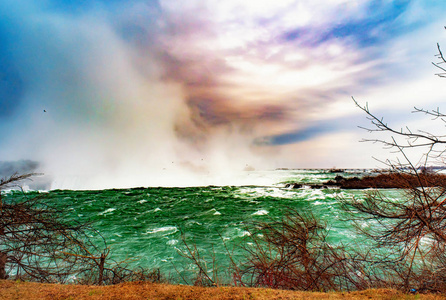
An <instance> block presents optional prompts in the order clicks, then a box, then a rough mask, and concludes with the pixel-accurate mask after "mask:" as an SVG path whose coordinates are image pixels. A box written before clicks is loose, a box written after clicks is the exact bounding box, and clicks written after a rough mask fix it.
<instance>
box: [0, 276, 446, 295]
mask: <svg viewBox="0 0 446 300" xmlns="http://www.w3.org/2000/svg"><path fill="white" fill-rule="evenodd" d="M0 299H1V300H3V299H42V300H43V299H52V300H53V299H54V300H75V299H76V300H77V299H104V300H110V299H151V300H157V299H163V300H167V299H173V300H186V299H191V300H192V299H203V300H205V299H206V300H208V299H219V300H229V299H243V300H247V299H252V300H263V299H265V300H266V299H283V300H287V299H389V300H390V299H446V295H440V294H426V295H423V294H420V295H418V294H417V295H408V294H404V293H402V292H399V291H396V290H390V289H375V290H365V291H358V292H349V293H347V292H345V293H342V292H333V293H318V292H298V291H285V290H273V289H259V288H240V287H210V288H204V287H194V286H185V285H168V284H154V283H147V282H132V283H122V284H117V285H111V286H92V285H64V284H46V283H34V282H18V281H9V280H0Z"/></svg>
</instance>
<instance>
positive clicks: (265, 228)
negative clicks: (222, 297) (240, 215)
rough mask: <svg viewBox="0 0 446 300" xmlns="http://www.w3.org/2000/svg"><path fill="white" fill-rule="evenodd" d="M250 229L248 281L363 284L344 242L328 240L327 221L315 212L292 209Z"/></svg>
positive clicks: (319, 286) (321, 287) (301, 285)
mask: <svg viewBox="0 0 446 300" xmlns="http://www.w3.org/2000/svg"><path fill="white" fill-rule="evenodd" d="M250 231H251V239H252V242H251V244H248V245H247V246H245V250H246V251H247V253H248V256H247V262H245V263H244V264H243V266H242V268H241V273H242V278H243V280H244V281H245V284H247V285H250V286H260V287H270V288H281V289H293V290H305V291H328V290H349V289H352V288H355V287H356V288H357V287H359V285H361V282H360V280H359V277H358V275H357V274H356V273H355V272H354V270H353V267H357V268H359V265H358V263H357V262H355V260H354V259H352V258H351V257H349V256H348V254H347V253H346V251H345V248H344V247H343V246H342V245H339V246H333V245H331V244H330V243H329V242H328V241H327V234H328V230H327V227H326V224H324V223H322V222H321V221H319V220H317V219H316V218H315V217H314V216H313V215H312V214H303V213H299V212H297V211H292V210H289V213H288V214H287V215H285V216H284V217H283V219H281V220H279V221H271V222H263V223H257V224H255V225H254V226H253V228H252V229H251V230H250ZM358 262H359V260H358Z"/></svg>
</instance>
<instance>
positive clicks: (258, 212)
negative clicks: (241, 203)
mask: <svg viewBox="0 0 446 300" xmlns="http://www.w3.org/2000/svg"><path fill="white" fill-rule="evenodd" d="M267 214H269V211H267V210H264V209H261V210H258V211H256V212H255V213H253V214H252V215H253V216H264V215H267Z"/></svg>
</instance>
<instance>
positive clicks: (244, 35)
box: [0, 0, 446, 186]
mask: <svg viewBox="0 0 446 300" xmlns="http://www.w3.org/2000/svg"><path fill="white" fill-rule="evenodd" d="M445 8H446V2H444V1H440V0H438V1H435V0H433V1H421V0H420V1H409V0H408V1H385V0H382V1H366V0H364V1H353V0H350V1H341V0H331V1H328V0H326V1H322V0H313V1H299V0H285V1H266V0H258V1H233V0H224V1H202V0H201V1H198V0H181V1H180V0H171V1H139V0H131V1H120V0H114V1H105V0H104V1H68V0H65V1H55V0H54V1H53V0H46V1H28V0H14V1H12V0H3V1H1V3H0V15H1V17H0V42H1V45H2V47H1V49H0V66H1V68H0V129H1V130H2V139H1V140H0V157H1V160H3V161H10V160H19V159H31V160H35V161H39V162H40V163H41V166H42V171H43V172H45V173H46V174H50V175H53V176H55V177H58V176H78V175H82V176H86V177H87V178H90V179H91V182H92V183H91V186H95V184H96V182H97V184H98V185H100V183H103V182H109V183H110V184H111V185H119V186H128V185H152V183H153V184H157V183H158V182H160V184H162V183H163V182H168V181H169V180H171V181H177V180H183V181H184V180H186V182H187V180H189V179H190V174H211V175H215V174H231V172H233V171H240V170H243V169H244V168H245V167H246V166H247V165H249V166H252V167H254V168H256V169H258V170H260V169H272V168H277V167H288V168H331V167H335V166H336V167H339V168H365V167H381V165H380V164H379V163H378V162H377V161H376V160H374V159H373V158H372V157H373V156H375V157H377V158H380V159H385V158H386V157H388V156H389V153H388V152H387V151H384V150H382V149H381V146H379V145H373V144H364V143H359V142H358V141H359V140H361V139H362V138H370V136H369V135H368V133H367V132H365V131H363V130H360V129H358V128H357V126H364V125H367V120H366V119H365V115H364V114H363V113H362V112H361V111H360V110H359V109H358V108H356V107H355V105H354V103H353V101H352V99H351V97H352V96H353V97H355V99H356V100H358V102H360V103H362V104H365V103H366V102H368V104H369V107H370V109H371V110H372V111H373V112H375V113H376V114H377V115H379V116H383V117H384V118H385V119H386V120H387V121H388V122H389V123H390V124H391V125H393V126H395V127H397V128H399V127H403V126H405V125H409V126H410V127H411V128H414V129H417V128H421V129H429V127H428V126H429V124H430V123H431V122H428V121H426V120H428V119H425V118H422V116H419V115H414V114H411V113H410V112H411V111H412V108H413V106H414V105H416V106H419V107H424V108H427V109H436V108H437V107H440V108H441V107H442V104H443V103H444V95H445V94H446V93H445V87H446V85H445V83H446V82H444V80H445V79H440V78H438V77H436V76H435V75H434V74H435V73H436V72H437V69H436V68H435V67H434V66H432V64H431V62H435V61H436V57H435V54H436V53H437V49H436V43H437V42H438V43H440V45H444V47H445V49H446V30H445V29H444V25H446V24H444V18H443V15H444V11H445V10H444V9H445ZM44 110H45V112H44ZM432 125H434V124H432ZM435 125H438V124H435ZM174 177H175V179H174ZM159 178H164V179H163V181H158V179H159ZM178 178H179V179H178ZM90 179H89V180H90ZM191 184H193V180H192V179H191Z"/></svg>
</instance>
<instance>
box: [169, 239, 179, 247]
mask: <svg viewBox="0 0 446 300" xmlns="http://www.w3.org/2000/svg"><path fill="white" fill-rule="evenodd" d="M177 243H178V240H169V241H168V242H167V243H166V244H167V245H171V246H173V245H176V244H177Z"/></svg>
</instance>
